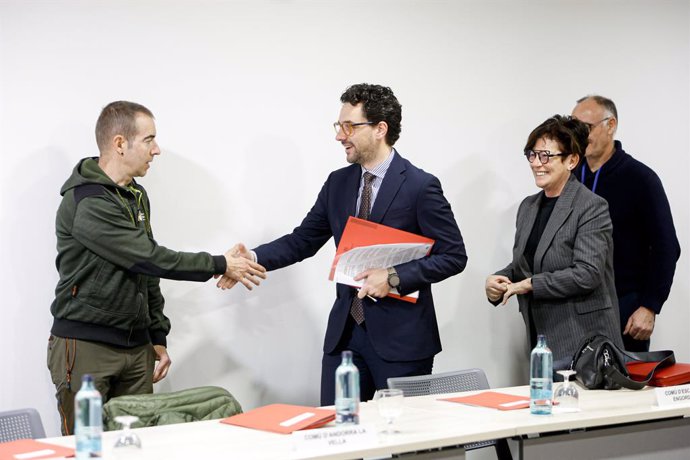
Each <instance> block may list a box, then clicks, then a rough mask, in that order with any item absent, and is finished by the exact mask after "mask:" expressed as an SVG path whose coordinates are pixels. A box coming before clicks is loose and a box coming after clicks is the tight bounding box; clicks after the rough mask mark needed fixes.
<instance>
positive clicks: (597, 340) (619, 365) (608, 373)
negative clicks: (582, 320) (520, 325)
mask: <svg viewBox="0 0 690 460" xmlns="http://www.w3.org/2000/svg"><path fill="white" fill-rule="evenodd" d="M633 361H643V362H656V363H657V365H656V366H654V369H652V370H651V371H650V372H649V374H648V375H647V377H646V378H645V380H641V381H638V380H632V379H631V378H630V375H629V374H628V370H627V369H626V367H625V364H626V363H629V362H633ZM675 362H676V358H675V356H674V355H673V352H672V351H669V350H664V351H648V352H637V353H633V352H630V351H625V350H621V349H620V348H618V346H616V344H615V343H613V342H612V341H611V339H609V338H608V337H606V336H604V335H595V336H592V337H589V338H588V339H585V340H584V341H583V342H582V343H581V344H580V346H579V347H578V349H577V351H576V352H575V354H574V355H573V360H572V362H571V363H570V368H571V369H573V370H575V371H576V372H577V374H576V375H575V378H577V380H578V381H579V382H580V383H581V384H582V385H584V386H585V387H587V388H589V389H590V390H595V389H604V390H618V389H619V388H621V387H625V388H630V389H631V390H639V389H640V388H644V387H645V385H647V383H649V381H650V380H651V379H652V377H653V376H654V371H656V370H657V369H658V368H660V367H665V366H670V365H671V364H674V363H675Z"/></svg>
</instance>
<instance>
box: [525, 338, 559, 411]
mask: <svg viewBox="0 0 690 460" xmlns="http://www.w3.org/2000/svg"><path fill="white" fill-rule="evenodd" d="M529 370H530V372H529V375H530V379H529V409H530V412H531V413H533V414H537V415H549V414H551V400H552V398H553V355H552V354H551V350H550V349H549V347H547V346H546V337H545V336H544V335H542V334H540V335H539V336H537V346H536V347H534V350H532V354H531V356H530V369H529Z"/></svg>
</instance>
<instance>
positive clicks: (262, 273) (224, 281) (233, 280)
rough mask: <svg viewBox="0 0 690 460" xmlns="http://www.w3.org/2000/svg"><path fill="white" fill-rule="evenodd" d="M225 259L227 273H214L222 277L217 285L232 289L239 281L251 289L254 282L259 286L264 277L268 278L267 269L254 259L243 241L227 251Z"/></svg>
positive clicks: (217, 276) (215, 276)
mask: <svg viewBox="0 0 690 460" xmlns="http://www.w3.org/2000/svg"><path fill="white" fill-rule="evenodd" d="M225 261H226V263H227V268H226V269H225V273H224V274H223V275H214V278H216V279H218V278H220V280H218V283H216V286H218V287H219V288H221V289H223V290H225V289H230V288H232V287H233V286H235V284H237V283H238V282H239V283H242V284H243V285H244V287H246V288H247V289H249V290H250V291H251V290H252V289H253V286H252V284H254V285H256V286H258V285H259V284H260V283H261V280H262V279H263V280H265V279H266V269H265V268H264V267H262V266H261V265H259V264H258V263H256V262H255V261H254V257H253V256H252V253H251V252H249V250H248V249H247V248H246V247H245V245H244V244H242V243H238V244H236V245H235V246H233V247H232V249H230V250H229V251H228V252H226V253H225Z"/></svg>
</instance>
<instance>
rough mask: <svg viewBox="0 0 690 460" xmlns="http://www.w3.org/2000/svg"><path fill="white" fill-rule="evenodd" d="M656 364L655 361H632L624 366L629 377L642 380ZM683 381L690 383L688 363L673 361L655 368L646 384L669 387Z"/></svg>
mask: <svg viewBox="0 0 690 460" xmlns="http://www.w3.org/2000/svg"><path fill="white" fill-rule="evenodd" d="M656 365H657V363H642V362H633V363H627V364H626V365H625V367H626V368H627V369H628V373H629V374H630V378H631V379H633V380H644V379H646V378H647V375H649V373H650V372H651V371H652V369H654V366H656ZM684 383H690V364H683V363H675V364H671V365H670V366H666V367H660V368H659V369H657V370H656V372H654V375H653V376H652V380H650V381H649V383H648V385H650V386H653V387H669V386H673V385H683V384H684Z"/></svg>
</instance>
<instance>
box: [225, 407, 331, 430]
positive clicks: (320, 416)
mask: <svg viewBox="0 0 690 460" xmlns="http://www.w3.org/2000/svg"><path fill="white" fill-rule="evenodd" d="M334 419H335V410H333V409H319V408H316V407H308V406H293V405H291V404H270V405H268V406H263V407H259V408H256V409H253V410H250V411H249V412H245V413H243V414H237V415H233V416H232V417H228V418H225V419H223V420H221V423H227V424H228V425H237V426H243V427H245V428H254V429H256V430H264V431H272V432H274V433H282V434H289V433H292V432H293V431H298V430H305V429H309V428H318V427H320V426H322V425H325V424H326V423H328V422H330V421H331V420H334Z"/></svg>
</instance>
